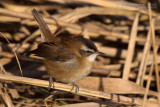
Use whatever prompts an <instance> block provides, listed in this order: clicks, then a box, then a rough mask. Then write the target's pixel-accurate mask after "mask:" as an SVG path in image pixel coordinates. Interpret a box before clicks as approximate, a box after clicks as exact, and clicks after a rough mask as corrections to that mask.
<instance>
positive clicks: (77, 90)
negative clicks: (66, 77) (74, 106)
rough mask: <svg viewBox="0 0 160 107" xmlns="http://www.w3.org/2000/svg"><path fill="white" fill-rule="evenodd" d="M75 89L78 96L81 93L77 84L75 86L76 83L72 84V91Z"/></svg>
mask: <svg viewBox="0 0 160 107" xmlns="http://www.w3.org/2000/svg"><path fill="white" fill-rule="evenodd" d="M74 87H75V88H76V89H75V93H76V94H77V93H78V92H79V87H78V85H77V84H75V83H74V82H72V89H71V91H72V90H73V89H74Z"/></svg>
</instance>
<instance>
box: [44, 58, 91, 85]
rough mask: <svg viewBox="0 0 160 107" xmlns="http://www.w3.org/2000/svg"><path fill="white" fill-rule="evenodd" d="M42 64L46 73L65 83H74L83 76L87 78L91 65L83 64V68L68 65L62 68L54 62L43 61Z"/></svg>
mask: <svg viewBox="0 0 160 107" xmlns="http://www.w3.org/2000/svg"><path fill="white" fill-rule="evenodd" d="M44 62H45V65H46V69H47V71H48V73H49V74H50V75H51V76H52V77H53V78H54V79H56V80H57V81H62V82H66V83H68V82H74V81H77V80H79V79H81V78H82V77H84V76H87V75H88V74H89V73H90V72H91V69H92V64H84V65H85V66H84V65H81V66H76V65H74V64H70V65H68V66H64V65H62V64H59V63H58V62H54V61H51V60H45V61H44Z"/></svg>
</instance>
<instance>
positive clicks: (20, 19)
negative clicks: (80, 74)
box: [0, 0, 160, 107]
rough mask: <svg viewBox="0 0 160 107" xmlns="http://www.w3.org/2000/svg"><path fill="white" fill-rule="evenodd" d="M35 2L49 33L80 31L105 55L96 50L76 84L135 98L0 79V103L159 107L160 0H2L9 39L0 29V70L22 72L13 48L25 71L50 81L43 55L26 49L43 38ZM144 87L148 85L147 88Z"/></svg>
mask: <svg viewBox="0 0 160 107" xmlns="http://www.w3.org/2000/svg"><path fill="white" fill-rule="evenodd" d="M148 2H150V6H148ZM149 7H150V8H151V12H150V13H149ZM33 8H35V9H36V10H37V11H38V12H39V13H40V14H41V15H42V17H43V18H44V20H45V21H46V23H47V24H48V26H49V28H50V29H51V31H52V33H53V34H55V32H56V30H57V29H58V28H61V30H60V32H59V33H58V34H57V36H61V35H63V36H73V35H77V34H81V36H84V37H85V38H89V39H91V40H92V41H94V43H95V44H96V46H97V47H98V49H99V50H100V51H102V52H103V53H105V54H106V55H107V56H106V57H102V56H98V57H97V59H96V61H95V63H94V68H93V69H92V73H91V74H90V75H89V76H87V77H85V78H83V79H81V80H79V81H77V84H78V85H79V87H80V88H87V89H91V90H95V91H101V92H105V93H112V94H115V95H121V96H125V99H127V98H129V99H135V102H134V103H133V102H132V101H128V103H124V102H123V100H122V101H121V100H120V101H118V100H117V101H113V100H112V99H105V98H100V97H95V96H87V95H78V94H72V93H70V92H64V91H60V93H57V94H56V95H54V96H51V97H48V96H50V95H51V94H53V93H56V92H59V90H54V89H53V90H50V91H48V89H47V88H43V87H38V86H32V85H26V84H19V83H13V82H10V83H8V82H7V83H6V82H4V81H3V82H1V83H0V86H1V89H0V94H1V97H0V106H1V107H5V106H11V107H12V106H16V107H23V106H24V107H25V106H26V107H32V106H33V107H41V106H42V107H43V106H49V107H51V106H55V104H56V106H65V107H72V106H79V107H94V106H95V107H100V106H111V107H116V106H117V107H125V106H131V105H135V106H137V105H142V102H146V103H149V104H151V105H152V104H153V105H154V106H155V107H157V104H158V101H157V99H158V98H157V95H158V94H159V89H160V88H159V71H160V70H159V68H160V65H159V64H160V50H159V48H158V47H159V43H160V36H159V35H160V13H159V11H160V4H159V0H98V1H93V0H1V1H0V32H1V33H2V34H3V35H4V36H5V37H6V38H7V39H8V40H9V41H10V43H8V42H7V40H6V38H5V37H4V36H2V34H1V35H0V67H1V70H0V71H1V74H6V75H15V76H21V72H20V70H19V67H18V64H17V60H16V57H15V54H14V52H13V50H15V52H16V54H17V56H18V59H19V61H20V65H21V67H22V71H23V76H24V77H29V78H36V79H41V80H47V81H48V78H49V75H48V74H47V72H46V69H45V66H44V64H43V60H42V59H40V58H37V57H33V56H28V55H27V53H28V52H29V51H31V50H33V49H35V48H36V46H37V45H38V44H39V43H41V42H42V40H41V36H40V30H39V27H38V24H37V22H36V21H35V19H34V18H33V16H32V13H31V10H32V9H33ZM149 16H150V17H149ZM151 72H153V73H151ZM148 81H150V83H149V82H148ZM147 84H148V87H147V88H146V86H147ZM147 89H150V91H148V92H146V90H147ZM144 95H146V96H148V97H147V98H148V101H146V100H144V99H145V98H144ZM137 99H138V100H137ZM138 101H140V102H138ZM153 105H152V107H154V106H153Z"/></svg>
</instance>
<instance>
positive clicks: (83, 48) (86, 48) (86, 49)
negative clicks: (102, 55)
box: [81, 45, 94, 52]
mask: <svg viewBox="0 0 160 107" xmlns="http://www.w3.org/2000/svg"><path fill="white" fill-rule="evenodd" d="M81 49H82V50H84V51H91V52H94V50H93V49H89V48H88V47H86V46H85V45H83V46H82V48H81Z"/></svg>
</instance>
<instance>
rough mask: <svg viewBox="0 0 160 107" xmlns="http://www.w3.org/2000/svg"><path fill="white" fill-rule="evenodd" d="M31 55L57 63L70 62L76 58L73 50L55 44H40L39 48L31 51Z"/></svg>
mask: <svg viewBox="0 0 160 107" xmlns="http://www.w3.org/2000/svg"><path fill="white" fill-rule="evenodd" d="M31 53H33V54H35V55H37V56H40V57H43V58H46V59H50V60H55V61H68V60H70V59H73V58H75V55H74V53H73V52H72V51H71V50H69V49H67V48H65V47H63V46H61V45H57V44H55V43H53V42H44V43H42V44H39V45H38V48H37V49H36V50H34V51H31Z"/></svg>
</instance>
